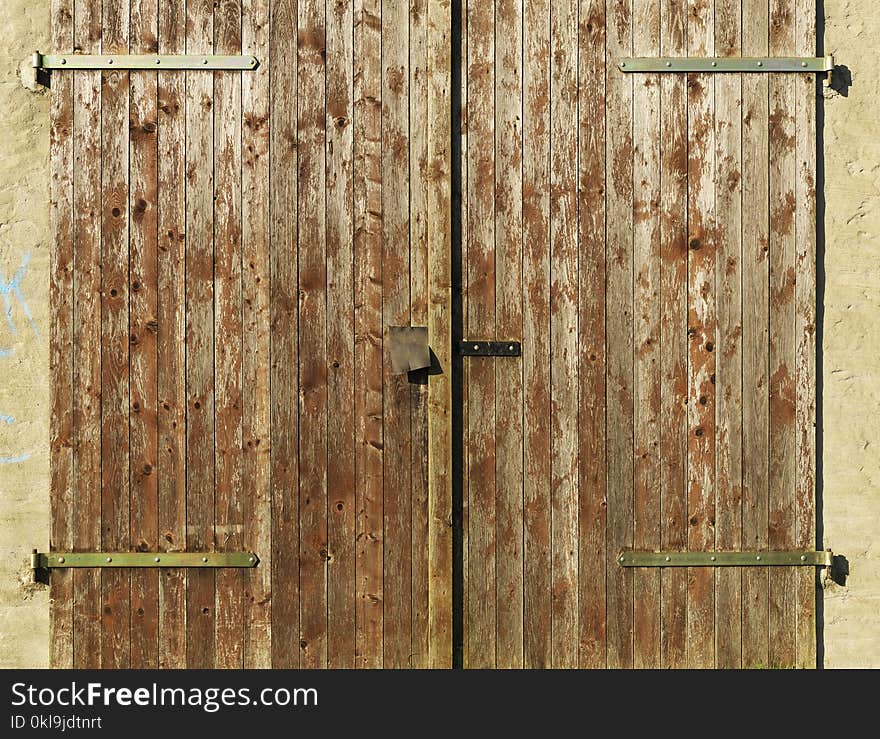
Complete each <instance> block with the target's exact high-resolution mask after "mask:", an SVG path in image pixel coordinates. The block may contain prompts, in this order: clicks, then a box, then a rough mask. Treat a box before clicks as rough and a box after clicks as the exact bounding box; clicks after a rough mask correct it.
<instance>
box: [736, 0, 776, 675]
mask: <svg viewBox="0 0 880 739" xmlns="http://www.w3.org/2000/svg"><path fill="white" fill-rule="evenodd" d="M742 8H743V15H742V17H743V55H744V56H766V55H767V53H768V33H769V32H768V26H767V19H768V3H767V0H743V6H742ZM742 84H743V113H742V115H743V118H742V121H743V124H742V125H743V132H742V141H743V150H742V158H743V183H742V199H743V203H748V204H749V217H748V218H747V219H744V221H743V262H742V264H743V298H742V299H743V305H744V306H749V310H748V311H744V312H743V542H742V544H743V548H744V549H758V550H760V549H766V548H767V544H768V541H767V532H768V524H769V521H768V507H767V506H768V500H769V498H768V490H769V481H768V464H767V460H768V459H769V436H768V431H769V392H768V387H769V374H768V368H769V364H768V358H769V350H768V347H769V340H770V335H769V332H770V316H769V308H768V306H769V279H770V277H769V257H768V250H769V248H770V245H769V241H768V228H769V223H768V218H769V216H768V214H769V210H770V202H769V199H768V198H769V182H768V172H769V159H768V151H769V144H768V139H767V136H768V118H769V110H768V100H769V87H768V85H769V79H768V78H767V77H766V76H762V75H743V78H742ZM768 583H769V575H768V573H767V571H765V570H764V569H762V568H747V569H746V570H745V571H744V572H743V627H742V628H743V635H742V642H743V654H742V659H743V667H756V666H766V665H767V663H768V660H769V648H770V646H769V641H768V639H769V600H768V597H769V590H768Z"/></svg>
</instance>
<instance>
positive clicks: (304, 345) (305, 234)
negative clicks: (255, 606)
mask: <svg viewBox="0 0 880 739" xmlns="http://www.w3.org/2000/svg"><path fill="white" fill-rule="evenodd" d="M297 13H298V15H297V20H298V24H299V25H298V31H297V39H298V42H297V55H298V77H297V101H298V103H297V110H298V120H297V127H298V139H297V141H298V157H297V166H298V169H297V175H298V178H299V180H298V183H297V188H298V190H297V193H298V201H299V203H298V210H297V215H298V224H299V232H298V239H299V249H298V256H299V334H298V336H299V427H300V436H299V465H300V476H299V525H300V542H299V579H300V588H301V593H300V649H301V650H302V654H301V657H300V660H301V662H300V664H301V666H302V667H312V668H314V667H325V666H326V664H327V366H326V353H327V263H326V256H327V252H326V231H325V228H326V211H325V206H326V201H325V197H326V188H325V150H324V147H325V143H326V139H325V135H324V133H325V132H324V104H325V98H324V85H325V48H326V47H325V44H326V37H325V28H326V26H325V16H324V4H323V2H319V1H318V0H300V2H299V3H298V5H297ZM285 103H286V104H289V101H285Z"/></svg>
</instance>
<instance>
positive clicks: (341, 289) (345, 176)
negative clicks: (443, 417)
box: [325, 3, 409, 668]
mask: <svg viewBox="0 0 880 739" xmlns="http://www.w3.org/2000/svg"><path fill="white" fill-rule="evenodd" d="M352 43H353V40H352V5H351V3H334V4H332V5H331V4H328V5H327V104H326V122H325V127H326V131H327V134H326V135H327V174H326V177H327V359H328V364H329V368H330V369H329V371H328V372H329V373H328V378H327V404H328V405H327V408H328V410H327V423H328V430H327V457H328V460H329V465H328V468H327V496H328V505H329V514H328V527H329V530H328V547H327V549H328V563H327V568H328V571H327V577H328V594H327V611H328V619H329V624H328V630H329V631H328V645H327V649H328V666H329V667H335V668H341V667H345V668H352V667H354V665H355V659H354V653H355V604H356V602H357V600H356V597H355V545H356V542H355V452H354V449H355V419H354V384H355V379H354V371H355V367H354V284H353V264H354V262H353V258H354V255H353V252H352V237H353V235H354V217H353V211H352V209H353V189H352V188H353V181H352V160H353V149H352V140H353V139H352V116H353V114H354V110H353V87H352V85H353V82H352V54H353V46H352ZM408 529H409V524H408V523H407V524H405V525H404V526H403V528H402V532H405V531H407V530H408Z"/></svg>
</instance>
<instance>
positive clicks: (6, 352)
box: [0, 349, 13, 357]
mask: <svg viewBox="0 0 880 739" xmlns="http://www.w3.org/2000/svg"><path fill="white" fill-rule="evenodd" d="M12 352H13V350H12V349H0V357H11V356H12Z"/></svg>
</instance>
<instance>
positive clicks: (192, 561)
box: [31, 550, 260, 570]
mask: <svg viewBox="0 0 880 739" xmlns="http://www.w3.org/2000/svg"><path fill="white" fill-rule="evenodd" d="M259 561H260V558H259V557H257V555H256V554H254V553H253V552H38V551H36V550H34V552H33V554H32V555H31V566H32V567H33V569H34V570H51V569H59V568H68V567H202V568H204V567H256V566H257V564H258V563H259Z"/></svg>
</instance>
